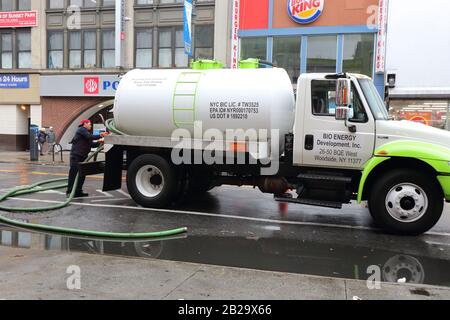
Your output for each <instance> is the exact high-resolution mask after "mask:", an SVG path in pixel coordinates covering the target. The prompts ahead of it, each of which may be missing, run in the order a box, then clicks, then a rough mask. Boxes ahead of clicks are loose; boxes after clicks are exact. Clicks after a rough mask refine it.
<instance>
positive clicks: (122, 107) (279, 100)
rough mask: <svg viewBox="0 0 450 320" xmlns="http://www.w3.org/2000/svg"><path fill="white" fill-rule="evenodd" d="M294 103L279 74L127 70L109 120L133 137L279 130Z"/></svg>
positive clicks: (287, 126)
mask: <svg viewBox="0 0 450 320" xmlns="http://www.w3.org/2000/svg"><path fill="white" fill-rule="evenodd" d="M294 109H295V99H294V93H293V88H292V84H291V82H290V80H289V76H288V74H287V73H286V71H285V70H284V69H278V68H272V69H238V70H231V69H220V70H199V71H196V70H180V69H175V70H133V71H130V72H128V73H127V74H126V75H125V76H124V77H123V78H122V80H121V82H120V85H119V87H118V90H117V93H116V98H115V105H114V110H113V111H114V120H115V123H116V126H117V127H118V129H120V130H121V131H123V132H125V133H127V134H130V135H136V136H155V137H171V136H172V133H173V131H174V130H175V129H177V128H186V129H188V130H190V131H191V132H192V133H193V128H194V122H197V121H201V124H202V129H203V131H206V130H208V129H218V130H220V131H222V132H225V130H230V129H231V130H235V129H243V130H248V129H256V130H260V129H268V130H269V136H270V130H271V129H278V130H279V138H280V142H281V144H280V146H282V145H283V141H284V136H285V134H287V133H289V131H291V130H292V127H293V123H294Z"/></svg>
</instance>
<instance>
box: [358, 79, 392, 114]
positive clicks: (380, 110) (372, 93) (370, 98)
mask: <svg viewBox="0 0 450 320" xmlns="http://www.w3.org/2000/svg"><path fill="white" fill-rule="evenodd" d="M358 81H359V83H360V85H361V88H362V90H363V92H364V95H365V97H366V99H367V102H368V103H369V106H370V109H371V110H372V113H373V116H374V118H375V119H376V120H389V113H388V111H387V108H386V106H385V104H384V102H383V100H382V99H381V97H380V95H379V94H378V91H377V89H376V88H375V86H374V84H373V82H372V80H369V79H358Z"/></svg>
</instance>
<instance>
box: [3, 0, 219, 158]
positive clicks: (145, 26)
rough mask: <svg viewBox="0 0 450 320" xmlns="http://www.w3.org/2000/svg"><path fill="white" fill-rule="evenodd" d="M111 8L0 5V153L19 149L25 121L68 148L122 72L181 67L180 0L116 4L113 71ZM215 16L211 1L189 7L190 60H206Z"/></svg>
mask: <svg viewBox="0 0 450 320" xmlns="http://www.w3.org/2000/svg"><path fill="white" fill-rule="evenodd" d="M115 4H116V0H2V1H0V34H1V46H0V50H1V60H0V63H1V70H0V76H1V77H2V80H3V79H5V81H2V82H0V124H1V125H0V149H3V150H26V149H27V148H28V141H29V137H28V134H29V125H30V124H35V125H38V126H40V127H50V126H53V127H54V128H55V131H56V135H57V140H58V142H60V143H61V144H62V145H63V147H64V148H68V147H69V145H68V142H69V141H70V139H71V138H72V136H73V133H74V131H75V130H76V127H77V123H78V120H80V119H82V118H92V120H93V121H94V123H99V122H101V118H100V117H98V116H97V115H98V114H103V115H104V116H110V114H109V113H108V110H110V109H111V108H112V104H113V98H114V95H115V90H116V89H117V86H118V83H119V81H120V76H121V75H122V74H124V73H126V72H127V71H129V70H131V69H133V68H185V67H188V65H189V60H188V57H187V56H186V55H185V54H184V37H183V8H184V1H183V0H132V1H122V5H123V27H122V31H123V32H122V34H121V46H122V59H121V64H120V66H116V63H115V62H116V61H115V21H116V18H115ZM23 11H25V12H27V14H26V17H28V18H27V19H26V17H23V15H24V13H22V17H21V18H20V19H17V17H18V16H20V14H21V12H23ZM33 14H34V15H35V19H34V20H33V19H31V18H30V16H31V15H33ZM215 16H216V7H215V1H214V0H197V1H196V2H195V10H194V13H193V34H194V38H193V49H194V50H193V53H194V58H208V59H212V58H214V44H215V42H217V39H215V27H214V25H215ZM28 20H33V21H31V22H30V21H28ZM7 23H9V24H7ZM224 41H226V40H225V39H224ZM219 42H220V41H219Z"/></svg>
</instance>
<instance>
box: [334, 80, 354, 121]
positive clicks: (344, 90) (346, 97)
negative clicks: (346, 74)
mask: <svg viewBox="0 0 450 320" xmlns="http://www.w3.org/2000/svg"><path fill="white" fill-rule="evenodd" d="M351 94H352V82H351V80H350V79H338V80H337V83H336V120H347V119H348V113H349V107H350V104H351V100H352V96H351Z"/></svg>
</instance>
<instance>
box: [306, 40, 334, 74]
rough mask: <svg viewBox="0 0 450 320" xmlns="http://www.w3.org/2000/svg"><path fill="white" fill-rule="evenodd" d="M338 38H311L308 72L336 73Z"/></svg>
mask: <svg viewBox="0 0 450 320" xmlns="http://www.w3.org/2000/svg"><path fill="white" fill-rule="evenodd" d="M336 56H337V36H309V37H308V55H307V62H306V71H307V72H308V73H316V72H318V73H320V72H336Z"/></svg>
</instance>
